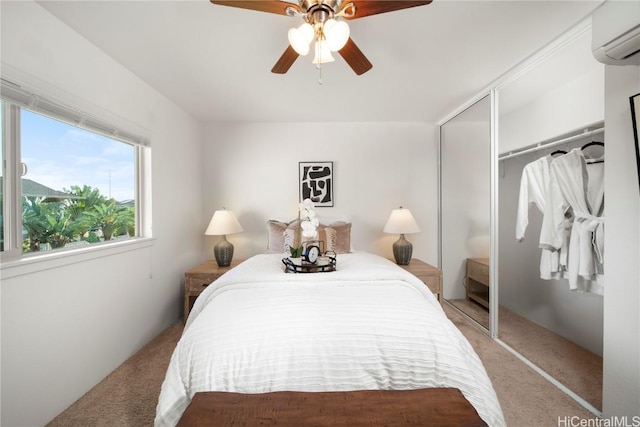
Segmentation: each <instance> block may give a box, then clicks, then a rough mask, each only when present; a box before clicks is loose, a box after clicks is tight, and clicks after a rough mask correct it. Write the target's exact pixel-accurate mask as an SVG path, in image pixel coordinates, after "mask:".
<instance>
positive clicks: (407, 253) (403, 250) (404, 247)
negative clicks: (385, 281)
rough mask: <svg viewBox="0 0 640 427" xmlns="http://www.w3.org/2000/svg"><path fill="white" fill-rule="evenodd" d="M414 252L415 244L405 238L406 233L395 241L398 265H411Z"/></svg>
mask: <svg viewBox="0 0 640 427" xmlns="http://www.w3.org/2000/svg"><path fill="white" fill-rule="evenodd" d="M412 253H413V245H412V244H411V242H410V241H408V240H407V239H405V238H404V234H401V235H400V238H399V239H398V240H396V241H395V242H393V257H394V258H395V259H396V264H398V265H409V263H410V262H411V254H412Z"/></svg>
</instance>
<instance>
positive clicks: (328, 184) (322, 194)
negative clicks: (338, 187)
mask: <svg viewBox="0 0 640 427" xmlns="http://www.w3.org/2000/svg"><path fill="white" fill-rule="evenodd" d="M298 173H299V180H300V182H299V189H300V190H299V194H300V202H302V201H303V200H305V199H311V201H312V202H313V204H314V205H315V206H316V207H332V206H333V186H334V176H333V162H299V163H298Z"/></svg>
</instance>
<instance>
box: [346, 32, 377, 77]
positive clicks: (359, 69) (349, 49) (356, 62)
mask: <svg viewBox="0 0 640 427" xmlns="http://www.w3.org/2000/svg"><path fill="white" fill-rule="evenodd" d="M338 53H339V54H340V55H341V56H342V57H343V58H344V60H345V61H347V64H349V66H350V67H351V68H352V69H353V71H354V72H355V73H356V74H357V75H361V74H364V73H366V72H367V71H369V70H370V69H371V68H373V65H372V64H371V62H369V60H368V59H367V57H366V56H364V53H362V51H361V50H360V48H359V47H358V46H356V44H355V43H354V42H353V40H351V38H349V40H347V44H346V45H344V47H343V48H342V49H340V50H339V51H338Z"/></svg>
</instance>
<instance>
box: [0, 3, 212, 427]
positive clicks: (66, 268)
mask: <svg viewBox="0 0 640 427" xmlns="http://www.w3.org/2000/svg"><path fill="white" fill-rule="evenodd" d="M0 8H1V10H0V12H1V13H0V15H1V25H0V31H1V43H2V44H1V51H2V57H1V60H2V65H3V67H2V70H1V71H2V75H3V77H4V76H6V73H7V72H9V71H11V74H12V79H16V78H18V79H19V80H22V81H19V82H26V83H29V84H31V85H32V86H35V87H39V88H41V89H42V90H45V91H48V92H50V93H55V94H57V95H59V96H64V97H68V98H69V99H73V100H75V101H77V102H78V103H80V104H83V105H81V107H82V108H85V109H90V110H95V111H100V112H104V113H105V114H107V115H112V116H113V117H117V118H120V119H122V123H129V124H133V125H135V126H136V127H139V128H140V129H144V130H145V131H147V132H148V133H149V135H150V136H151V142H152V145H153V148H152V160H151V162H152V171H153V180H152V194H151V198H152V201H153V218H152V226H153V236H154V238H155V239H154V240H153V241H151V242H150V243H149V244H148V245H136V246H131V247H129V248H128V249H129V250H127V251H125V252H121V251H105V252H103V253H101V254H100V256H99V257H86V258H85V257H71V258H67V261H71V262H73V264H68V265H64V264H61V262H59V261H54V262H50V263H49V264H48V269H46V270H41V271H32V270H30V269H26V268H22V267H14V268H10V269H7V268H3V269H2V271H0V274H2V285H1V292H2V296H1V308H0V315H1V323H2V341H1V343H2V345H1V351H2V354H1V360H2V371H1V381H2V396H1V397H2V405H1V408H2V414H1V416H2V418H1V421H0V424H2V425H3V426H4V425H6V426H34V425H43V424H45V423H46V422H48V421H49V420H51V419H52V418H53V417H54V416H56V415H57V414H58V413H59V412H61V411H62V410H64V409H65V408H66V407H67V406H68V405H69V404H71V403H72V402H73V401H74V400H76V399H77V398H79V397H80V396H81V395H82V394H84V393H85V392H86V391H88V390H89V389H90V388H91V387H92V386H94V385H95V384H96V383H97V382H98V381H100V380H101V379H102V378H103V377H105V376H106V375H107V374H108V373H109V372H111V371H112V370H113V369H114V368H116V367H117V366H118V365H119V364H120V363H121V362H123V361H124V360H125V359H126V358H127V357H129V356H130V355H131V354H133V353H134V352H135V351H136V350H138V349H139V348H140V347H141V346H142V345H144V344H145V343H147V342H148V341H149V340H150V339H151V338H153V337H154V336H156V335H157V334H158V333H159V332H161V331H162V330H163V329H165V328H166V327H167V326H169V325H170V324H173V323H174V322H176V321H178V319H179V317H180V316H181V303H180V300H181V280H182V274H183V272H184V271H185V270H186V269H188V268H190V267H192V266H193V265H195V264H197V263H198V262H201V261H202V260H203V259H204V258H203V256H202V252H201V242H202V237H201V230H202V228H203V226H204V220H203V217H202V202H201V194H202V175H201V170H202V169H201V162H200V153H201V137H202V134H201V131H202V129H201V127H200V126H199V125H198V123H197V122H196V121H195V120H193V119H192V118H191V117H189V116H188V115H187V114H185V113H184V112H183V111H181V110H179V109H178V108H177V107H176V106H175V105H174V104H172V103H171V102H169V101H168V100H167V99H166V98H164V97H162V96H161V95H159V94H158V93H157V92H156V91H154V90H153V89H152V88H150V87H149V86H148V85H147V84H146V83H144V82H143V81H141V80H140V79H138V78H137V77H136V76H135V75H133V74H132V73H131V72H129V71H127V70H125V69H124V68H123V67H121V66H120V65H119V64H117V63H116V62H115V61H113V60H112V59H111V58H110V57H108V56H107V55H105V54H104V53H103V52H102V51H100V50H98V49H97V48H95V46H93V45H91V44H90V43H88V42H87V41H86V40H85V39H84V38H82V37H80V36H78V35H77V33H75V32H74V31H72V30H71V29H70V28H68V27H67V26H65V25H63V24H62V23H61V22H60V21H58V20H57V19H56V18H54V17H53V16H51V15H50V14H49V13H48V12H46V11H45V10H44V9H42V8H41V7H40V6H38V5H37V4H36V3H34V2H31V1H24V2H2V3H1V4H0ZM33 268H34V267H33V266H32V267H31V269H33ZM35 269H36V270H37V267H35ZM29 271H32V272H29ZM10 276H11V277H10Z"/></svg>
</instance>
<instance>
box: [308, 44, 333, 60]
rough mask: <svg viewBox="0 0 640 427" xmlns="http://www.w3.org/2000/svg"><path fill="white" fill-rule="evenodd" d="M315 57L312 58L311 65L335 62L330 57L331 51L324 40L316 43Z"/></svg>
mask: <svg viewBox="0 0 640 427" xmlns="http://www.w3.org/2000/svg"><path fill="white" fill-rule="evenodd" d="M315 51H316V56H315V58H313V61H312V62H311V63H312V64H325V63H327V62H333V61H335V58H334V57H333V56H332V55H331V50H330V49H329V45H328V44H327V41H326V40H320V41H316V45H315Z"/></svg>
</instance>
